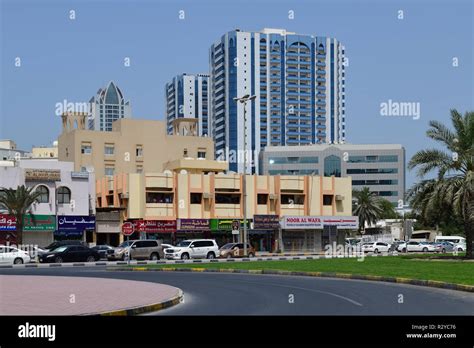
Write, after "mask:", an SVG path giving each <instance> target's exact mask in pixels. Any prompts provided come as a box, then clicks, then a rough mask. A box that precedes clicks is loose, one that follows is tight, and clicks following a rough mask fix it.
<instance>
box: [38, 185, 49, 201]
mask: <svg viewBox="0 0 474 348" xmlns="http://www.w3.org/2000/svg"><path fill="white" fill-rule="evenodd" d="M35 191H36V192H39V193H40V195H39V197H38V202H39V203H49V190H48V188H47V187H46V186H44V185H40V186H38V187H37V188H36V190H35Z"/></svg>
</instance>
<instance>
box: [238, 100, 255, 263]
mask: <svg viewBox="0 0 474 348" xmlns="http://www.w3.org/2000/svg"><path fill="white" fill-rule="evenodd" d="M256 97H257V96H256V95H252V96H250V95H249V94H246V95H244V96H243V97H240V98H237V97H236V98H234V101H236V102H241V103H242V104H244V174H243V175H244V176H243V178H242V179H243V180H242V191H243V196H244V197H243V202H242V207H243V210H244V255H245V256H247V102H248V101H252V100H254V99H255V98H256ZM237 158H239V156H237Z"/></svg>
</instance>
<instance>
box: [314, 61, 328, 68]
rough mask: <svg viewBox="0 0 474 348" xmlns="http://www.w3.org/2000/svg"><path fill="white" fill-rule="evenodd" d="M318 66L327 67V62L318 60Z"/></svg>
mask: <svg viewBox="0 0 474 348" xmlns="http://www.w3.org/2000/svg"><path fill="white" fill-rule="evenodd" d="M316 66H321V67H325V66H326V63H324V62H317V63H316Z"/></svg>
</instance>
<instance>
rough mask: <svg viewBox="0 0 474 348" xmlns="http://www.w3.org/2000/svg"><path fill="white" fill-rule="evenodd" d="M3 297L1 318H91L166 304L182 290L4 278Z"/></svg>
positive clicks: (120, 282) (105, 281)
mask: <svg viewBox="0 0 474 348" xmlns="http://www.w3.org/2000/svg"><path fill="white" fill-rule="evenodd" d="M0 294H1V296H0V315H90V314H103V313H108V312H113V311H117V310H123V309H131V308H136V307H139V308H140V307H145V306H149V305H156V304H158V303H164V302H167V301H170V300H173V299H176V297H177V296H180V295H181V290H180V289H178V288H175V287H173V286H169V285H164V284H157V283H148V282H141V281H133V280H119V279H101V278H87V277H49V276H20V275H1V276H0ZM117 314H121V315H124V314H125V313H117Z"/></svg>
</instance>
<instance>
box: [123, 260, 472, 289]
mask: <svg viewBox="0 0 474 348" xmlns="http://www.w3.org/2000/svg"><path fill="white" fill-rule="evenodd" d="M413 256H415V255H413ZM418 256H419V255H418ZM130 267H133V266H130ZM143 267H145V268H213V269H230V268H232V269H247V270H262V269H266V270H281V271H299V272H338V273H349V274H358V275H378V276H386V277H401V278H410V279H420V280H438V281H444V282H448V283H457V284H466V285H474V262H462V261H443V262H432V261H423V260H421V261H420V260H412V257H411V255H405V256H401V257H400V256H397V257H390V256H387V257H366V258H365V259H364V261H357V259H355V258H346V259H318V260H292V261H251V262H235V263H234V262H223V263H217V262H216V263H201V264H199V265H197V264H178V265H146V266H143Z"/></svg>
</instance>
